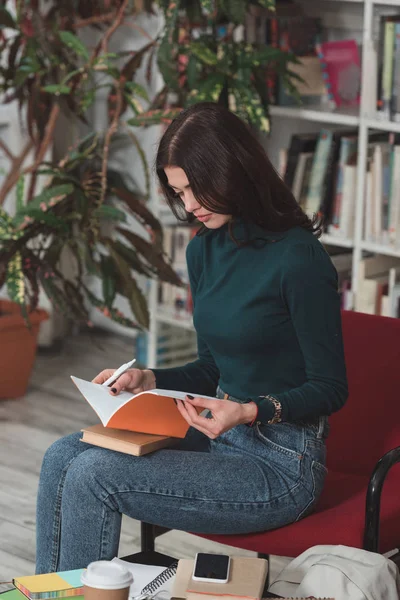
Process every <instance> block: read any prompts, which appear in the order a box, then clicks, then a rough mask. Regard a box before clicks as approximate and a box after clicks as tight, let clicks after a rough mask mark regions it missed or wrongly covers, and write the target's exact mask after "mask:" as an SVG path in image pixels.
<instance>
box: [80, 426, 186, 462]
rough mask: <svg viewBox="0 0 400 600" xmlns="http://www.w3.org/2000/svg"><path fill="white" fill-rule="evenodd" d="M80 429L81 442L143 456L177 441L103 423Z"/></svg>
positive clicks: (168, 437)
mask: <svg viewBox="0 0 400 600" xmlns="http://www.w3.org/2000/svg"><path fill="white" fill-rule="evenodd" d="M81 431H83V436H82V438H81V442H86V443H87V444H92V445H93V446H100V447H101V448H108V449H109V450H116V451H117V452H123V453H124V454H132V456H143V455H144V454H149V453H150V452H154V451H155V450H160V449H161V448H168V447H170V446H173V445H174V444H176V443H177V441H178V440H177V439H176V438H172V437H170V436H164V435H152V434H149V433H137V432H135V431H126V430H124V429H111V428H110V427H104V426H103V425H93V426H92V427H86V428H85V429H82V430H81Z"/></svg>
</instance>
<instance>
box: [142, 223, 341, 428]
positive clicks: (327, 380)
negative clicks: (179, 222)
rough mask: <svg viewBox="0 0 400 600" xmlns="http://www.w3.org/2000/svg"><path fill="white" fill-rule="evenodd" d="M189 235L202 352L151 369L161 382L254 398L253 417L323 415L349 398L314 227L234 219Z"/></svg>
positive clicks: (332, 285) (331, 280)
mask: <svg viewBox="0 0 400 600" xmlns="http://www.w3.org/2000/svg"><path fill="white" fill-rule="evenodd" d="M234 233H235V236H236V237H237V238H238V239H241V240H245V239H251V240H252V243H251V244H250V245H246V246H242V247H238V246H237V245H236V244H235V242H234V241H233V240H232V239H231V237H230V235H229V231H228V225H224V226H223V227H221V228H219V229H217V230H208V231H207V232H206V233H204V234H203V235H200V236H196V237H195V238H193V239H192V241H191V242H190V244H189V245H188V248H187V254H186V257H187V264H188V271H189V279H190V286H191V290H192V295H193V301H194V312H193V322H194V326H195V329H196V332H197V337H198V359H197V360H196V361H194V362H191V363H188V364H187V365H185V366H182V367H177V368H173V369H153V372H154V373H155V376H156V383H157V387H158V388H164V389H176V390H180V391H184V392H188V393H190V394H192V395H196V396H201V395H202V394H204V395H207V396H214V395H215V392H216V388H217V386H218V385H219V386H220V387H221V388H222V390H223V391H224V392H226V393H227V394H229V395H231V396H234V397H236V398H239V399H241V400H247V399H251V400H254V401H255V402H256V403H257V404H258V408H259V410H258V419H259V420H260V421H262V422H266V421H268V420H269V419H271V418H272V417H273V415H274V405H273V404H272V402H271V401H270V400H268V399H261V398H260V396H265V395H272V396H274V397H275V398H277V399H278V400H279V401H280V403H281V405H282V419H283V420H285V421H297V420H306V419H307V418H313V417H317V416H320V415H329V414H331V413H332V412H334V411H336V410H338V409H339V408H341V407H342V406H343V404H344V402H345V401H346V398H347V381H346V369H345V361H344V354H343V344H342V332H341V317H340V302H339V294H338V289H337V287H338V283H337V273H336V270H335V268H334V266H333V265H332V262H331V260H330V258H329V255H328V254H327V252H326V251H325V249H324V248H323V246H322V245H321V243H320V242H319V241H318V240H317V239H316V238H315V236H313V235H312V234H311V233H310V232H308V231H306V230H304V229H302V228H299V227H295V228H293V229H290V230H288V231H285V232H283V233H282V232H279V233H271V232H266V231H265V230H263V229H261V228H260V227H258V226H256V225H248V226H245V225H244V223H241V222H239V223H235V225H234Z"/></svg>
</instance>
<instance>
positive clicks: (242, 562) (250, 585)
mask: <svg viewBox="0 0 400 600" xmlns="http://www.w3.org/2000/svg"><path fill="white" fill-rule="evenodd" d="M193 566H194V561H193V560H188V559H181V560H180V561H179V563H178V569H177V572H176V579H175V582H174V587H173V589H172V599H174V598H186V600H233V599H235V600H239V599H240V600H241V599H243V600H259V599H260V598H262V593H263V589H264V584H265V580H266V577H267V571H268V563H267V561H266V560H264V559H263V558H248V557H241V556H232V557H231V566H230V571H229V581H228V583H207V582H204V583H203V582H200V581H195V580H193V579H192V574H193Z"/></svg>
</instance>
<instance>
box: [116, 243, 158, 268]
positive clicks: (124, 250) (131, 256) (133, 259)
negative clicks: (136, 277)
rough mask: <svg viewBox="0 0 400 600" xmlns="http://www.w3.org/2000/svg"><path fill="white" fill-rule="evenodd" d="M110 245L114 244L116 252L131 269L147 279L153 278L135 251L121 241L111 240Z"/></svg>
mask: <svg viewBox="0 0 400 600" xmlns="http://www.w3.org/2000/svg"><path fill="white" fill-rule="evenodd" d="M109 243H110V244H112V246H113V248H114V250H115V251H116V252H117V253H118V254H119V255H120V256H121V257H122V258H123V259H124V260H125V261H126V262H127V263H128V265H129V267H130V268H131V269H134V270H135V271H137V272H138V273H140V274H141V275H145V276H146V277H151V276H152V272H151V270H150V269H148V268H147V267H146V266H145V265H144V264H143V263H142V262H141V260H140V258H139V257H138V255H137V253H136V252H135V250H133V249H132V248H129V246H125V244H123V243H122V242H120V241H119V240H116V241H114V240H109Z"/></svg>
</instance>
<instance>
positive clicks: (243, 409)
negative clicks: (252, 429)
mask: <svg viewBox="0 0 400 600" xmlns="http://www.w3.org/2000/svg"><path fill="white" fill-rule="evenodd" d="M177 407H178V410H179V412H180V413H181V415H182V417H183V418H184V419H185V421H186V422H187V423H188V424H189V425H190V426H191V427H194V428H195V429H198V430H199V431H201V432H202V433H204V434H205V435H206V436H207V437H209V438H210V439H215V438H217V437H218V436H219V435H221V434H222V433H224V432H225V431H228V430H229V429H232V428H233V427H236V425H241V424H243V423H249V422H251V421H252V420H253V419H254V417H255V416H256V414H257V406H256V405H255V403H254V402H250V403H249V404H240V403H238V402H233V401H232V400H218V399H215V400H208V399H206V398H199V397H198V398H189V397H188V396H186V399H185V400H184V401H183V400H177ZM199 408H200V409H207V410H209V411H210V412H211V418H206V417H203V416H201V415H200V414H198V411H197V410H196V409H199Z"/></svg>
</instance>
